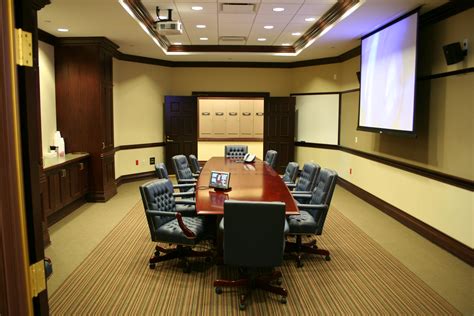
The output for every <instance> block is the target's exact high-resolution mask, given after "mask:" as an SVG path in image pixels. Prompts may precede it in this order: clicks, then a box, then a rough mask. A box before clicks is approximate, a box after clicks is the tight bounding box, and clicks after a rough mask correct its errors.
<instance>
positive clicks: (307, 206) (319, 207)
mask: <svg viewBox="0 0 474 316" xmlns="http://www.w3.org/2000/svg"><path fill="white" fill-rule="evenodd" d="M297 207H298V209H300V210H304V209H306V210H319V211H324V210H327V208H328V206H327V205H326V204H297Z"/></svg>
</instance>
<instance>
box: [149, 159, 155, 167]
mask: <svg viewBox="0 0 474 316" xmlns="http://www.w3.org/2000/svg"><path fill="white" fill-rule="evenodd" d="M154 164H155V157H150V165H154Z"/></svg>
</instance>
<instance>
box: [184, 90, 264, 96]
mask: <svg viewBox="0 0 474 316" xmlns="http://www.w3.org/2000/svg"><path fill="white" fill-rule="evenodd" d="M191 95H192V96H195V97H212V98H266V97H269V96H270V92H238V91H235V92H232V91H230V92H228V91H193V92H192V93H191Z"/></svg>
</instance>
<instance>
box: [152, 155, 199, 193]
mask: <svg viewBox="0 0 474 316" xmlns="http://www.w3.org/2000/svg"><path fill="white" fill-rule="evenodd" d="M155 175H156V177H157V178H158V179H169V174H168V170H167V169H166V165H165V164H164V163H162V162H159V163H157V164H155ZM173 188H175V189H178V190H179V191H181V192H192V191H194V189H195V188H196V183H195V182H193V183H183V184H173Z"/></svg>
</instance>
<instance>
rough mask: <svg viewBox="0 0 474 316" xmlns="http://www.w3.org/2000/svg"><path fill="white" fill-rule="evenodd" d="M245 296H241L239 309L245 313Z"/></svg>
mask: <svg viewBox="0 0 474 316" xmlns="http://www.w3.org/2000/svg"><path fill="white" fill-rule="evenodd" d="M245 307H246V305H245V295H241V296H240V302H239V309H240V310H241V311H243V310H244V309H245Z"/></svg>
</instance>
